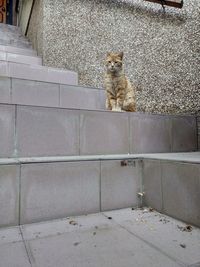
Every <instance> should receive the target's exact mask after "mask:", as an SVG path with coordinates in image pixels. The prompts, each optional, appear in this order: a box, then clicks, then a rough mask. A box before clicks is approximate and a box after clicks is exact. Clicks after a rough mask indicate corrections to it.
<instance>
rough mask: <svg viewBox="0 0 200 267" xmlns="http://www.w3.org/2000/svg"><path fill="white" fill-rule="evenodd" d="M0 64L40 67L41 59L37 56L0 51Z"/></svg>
mask: <svg viewBox="0 0 200 267" xmlns="http://www.w3.org/2000/svg"><path fill="white" fill-rule="evenodd" d="M0 62H14V63H22V64H29V65H42V59H41V58H40V57H37V56H30V55H19V54H13V53H9V52H2V51H0Z"/></svg>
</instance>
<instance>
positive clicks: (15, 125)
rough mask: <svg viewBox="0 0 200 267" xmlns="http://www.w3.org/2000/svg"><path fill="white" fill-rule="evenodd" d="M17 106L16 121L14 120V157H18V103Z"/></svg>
mask: <svg viewBox="0 0 200 267" xmlns="http://www.w3.org/2000/svg"><path fill="white" fill-rule="evenodd" d="M14 106H15V122H14V153H13V154H14V155H13V156H14V158H16V157H17V105H14Z"/></svg>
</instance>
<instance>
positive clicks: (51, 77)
mask: <svg viewBox="0 0 200 267" xmlns="http://www.w3.org/2000/svg"><path fill="white" fill-rule="evenodd" d="M0 76H2V77H12V78H18V79H28V80H34V81H44V82H51V83H62V84H69V85H77V84H78V75H77V73H75V72H73V71H67V70H66V71H63V70H59V69H53V68H48V67H43V66H36V65H30V66H28V65H26V64H19V63H12V62H0Z"/></svg>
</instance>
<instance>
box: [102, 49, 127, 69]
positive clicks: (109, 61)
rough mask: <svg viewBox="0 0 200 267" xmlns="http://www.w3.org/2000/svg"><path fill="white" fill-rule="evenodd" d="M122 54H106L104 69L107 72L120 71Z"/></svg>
mask: <svg viewBox="0 0 200 267" xmlns="http://www.w3.org/2000/svg"><path fill="white" fill-rule="evenodd" d="M122 60H123V52H120V53H107V57H106V69H107V71H108V72H111V73H117V72H119V71H121V70H122Z"/></svg>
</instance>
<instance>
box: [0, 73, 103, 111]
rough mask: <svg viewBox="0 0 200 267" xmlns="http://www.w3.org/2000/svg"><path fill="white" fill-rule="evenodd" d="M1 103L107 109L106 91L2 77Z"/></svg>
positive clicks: (0, 79)
mask: <svg viewBox="0 0 200 267" xmlns="http://www.w3.org/2000/svg"><path fill="white" fill-rule="evenodd" d="M0 103H6V104H22V105H23V104H24V105H35V106H44V107H63V108H76V109H88V110H96V109H97V110H99V109H105V91H104V90H102V89H96V88H87V87H80V86H69V85H61V84H54V83H45V82H37V81H31V80H20V79H11V78H6V77H4V78H3V77H2V78H0Z"/></svg>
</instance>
